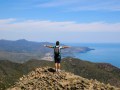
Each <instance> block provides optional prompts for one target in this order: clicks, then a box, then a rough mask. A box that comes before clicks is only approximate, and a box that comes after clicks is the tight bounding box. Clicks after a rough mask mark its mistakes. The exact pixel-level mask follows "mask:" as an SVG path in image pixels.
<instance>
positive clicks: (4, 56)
mask: <svg viewBox="0 0 120 90" xmlns="http://www.w3.org/2000/svg"><path fill="white" fill-rule="evenodd" d="M45 44H46V45H54V43H49V42H33V41H27V40H25V39H20V40H16V41H10V40H0V60H11V61H14V62H19V63H24V62H25V61H28V60H30V59H37V60H41V59H42V58H44V57H53V50H52V49H49V48H46V47H44V45H45ZM61 45H63V44H61ZM89 50H92V49H90V48H88V47H71V48H69V49H66V50H62V54H63V55H62V56H63V57H66V56H74V55H73V53H75V52H87V51H89ZM44 59H45V58H44ZM51 60H52V59H51Z"/></svg>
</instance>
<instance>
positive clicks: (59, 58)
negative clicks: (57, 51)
mask: <svg viewBox="0 0 120 90" xmlns="http://www.w3.org/2000/svg"><path fill="white" fill-rule="evenodd" d="M54 60H55V63H60V62H61V56H60V55H59V56H54Z"/></svg>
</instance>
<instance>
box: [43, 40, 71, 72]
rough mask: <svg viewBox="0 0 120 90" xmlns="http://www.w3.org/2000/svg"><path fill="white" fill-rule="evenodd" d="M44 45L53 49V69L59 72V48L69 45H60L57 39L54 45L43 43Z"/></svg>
mask: <svg viewBox="0 0 120 90" xmlns="http://www.w3.org/2000/svg"><path fill="white" fill-rule="evenodd" d="M44 46H45V47H48V48H53V49H54V60H55V70H56V71H58V72H59V71H60V62H61V49H65V48H69V46H60V42H59V41H56V45H55V46H51V45H44Z"/></svg>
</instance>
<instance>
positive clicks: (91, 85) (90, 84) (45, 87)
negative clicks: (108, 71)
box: [7, 67, 120, 90]
mask: <svg viewBox="0 0 120 90" xmlns="http://www.w3.org/2000/svg"><path fill="white" fill-rule="evenodd" d="M7 90H120V89H118V88H115V87H113V86H111V85H109V84H108V85H105V84H103V83H100V82H98V81H96V80H88V79H85V78H82V77H80V76H77V75H74V74H72V73H69V72H65V71H61V72H55V70H54V69H53V68H51V67H44V68H37V69H35V70H34V71H32V72H30V73H29V74H28V75H23V77H21V78H20V79H19V81H18V82H16V84H15V85H14V86H12V87H10V88H8V89H7Z"/></svg>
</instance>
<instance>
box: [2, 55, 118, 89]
mask: <svg viewBox="0 0 120 90" xmlns="http://www.w3.org/2000/svg"><path fill="white" fill-rule="evenodd" d="M61 65H62V68H61V69H62V70H65V71H66V72H72V73H74V74H76V75H79V76H81V77H84V78H87V79H93V80H94V79H96V80H98V81H100V82H103V83H105V84H108V83H109V84H110V85H114V86H116V87H120V69H119V68H117V67H115V66H112V65H111V64H107V63H92V62H88V61H82V60H80V59H76V58H70V57H67V58H64V59H63V60H62V63H61ZM46 66H50V67H54V62H52V61H46V60H35V59H33V60H29V61H27V62H25V63H22V64H21V63H15V62H11V61H8V60H0V88H1V90H5V88H8V87H10V86H13V84H14V83H15V82H17V81H18V79H19V78H20V77H22V76H24V75H27V74H28V73H29V72H30V71H32V70H34V69H35V68H38V67H46Z"/></svg>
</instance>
